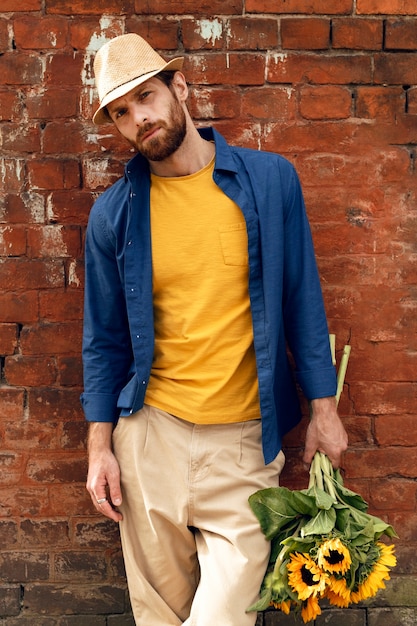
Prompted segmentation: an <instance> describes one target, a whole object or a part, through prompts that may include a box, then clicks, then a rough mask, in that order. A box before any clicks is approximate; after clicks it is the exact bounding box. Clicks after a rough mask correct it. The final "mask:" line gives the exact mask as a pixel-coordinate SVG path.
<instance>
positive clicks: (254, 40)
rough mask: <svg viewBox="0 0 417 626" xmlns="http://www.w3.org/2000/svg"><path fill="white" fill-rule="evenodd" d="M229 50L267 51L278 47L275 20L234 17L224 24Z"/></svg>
mask: <svg viewBox="0 0 417 626" xmlns="http://www.w3.org/2000/svg"><path fill="white" fill-rule="evenodd" d="M226 30H227V47H228V49H229V50H269V49H270V48H276V47H277V45H278V23H277V20H276V19H275V18H262V17H259V18H257V17H256V16H253V15H252V16H250V17H234V18H231V19H230V20H228V21H227V22H226Z"/></svg>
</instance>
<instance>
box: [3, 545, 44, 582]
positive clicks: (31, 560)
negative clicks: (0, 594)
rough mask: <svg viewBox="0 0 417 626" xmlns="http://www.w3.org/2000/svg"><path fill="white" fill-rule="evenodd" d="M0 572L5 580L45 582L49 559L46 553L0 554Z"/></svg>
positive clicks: (16, 552)
mask: <svg viewBox="0 0 417 626" xmlns="http://www.w3.org/2000/svg"><path fill="white" fill-rule="evenodd" d="M0 563H1V571H2V575H3V576H4V578H5V580H9V581H10V582H25V581H28V580H47V579H48V574H49V568H50V557H49V555H48V554H47V553H45V552H44V553H41V552H40V553H37V554H31V553H29V552H20V551H19V552H18V551H14V552H3V550H2V552H1V556H0Z"/></svg>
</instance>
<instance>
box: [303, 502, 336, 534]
mask: <svg viewBox="0 0 417 626" xmlns="http://www.w3.org/2000/svg"><path fill="white" fill-rule="evenodd" d="M335 523H336V510H335V509H333V508H331V509H328V510H326V509H321V510H320V511H319V512H318V513H317V515H316V516H315V517H313V519H311V520H310V521H309V522H307V524H306V525H305V526H303V528H302V529H301V536H302V537H307V536H308V535H327V534H328V533H330V532H331V531H332V530H333V528H334V525H335Z"/></svg>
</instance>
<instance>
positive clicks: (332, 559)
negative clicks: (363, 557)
mask: <svg viewBox="0 0 417 626" xmlns="http://www.w3.org/2000/svg"><path fill="white" fill-rule="evenodd" d="M317 563H318V565H319V567H321V568H322V569H324V570H326V571H327V572H332V573H336V574H337V573H338V574H344V573H345V572H347V570H348V569H349V568H350V566H351V564H352V559H351V556H350V552H349V550H348V549H347V547H346V546H345V545H344V544H343V543H342V542H341V541H340V539H338V538H337V537H336V538H334V539H328V540H327V541H325V542H324V543H322V544H321V546H320V547H319V549H318V552H317Z"/></svg>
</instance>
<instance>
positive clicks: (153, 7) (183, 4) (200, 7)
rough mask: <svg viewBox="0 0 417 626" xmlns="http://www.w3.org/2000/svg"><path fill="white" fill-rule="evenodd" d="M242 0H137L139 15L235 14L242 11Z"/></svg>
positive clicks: (136, 6) (136, 11)
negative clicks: (197, 0)
mask: <svg viewBox="0 0 417 626" xmlns="http://www.w3.org/2000/svg"><path fill="white" fill-rule="evenodd" d="M242 9H243V2H242V0H200V1H199V2H198V3H196V2H195V1H194V0H135V13H137V14H138V15H141V14H144V15H158V14H160V13H161V14H168V15H170V14H172V15H176V14H179V15H183V14H184V13H190V14H191V15H195V16H199V15H203V16H206V15H216V14H220V15H234V14H235V13H237V14H240V13H242Z"/></svg>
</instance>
